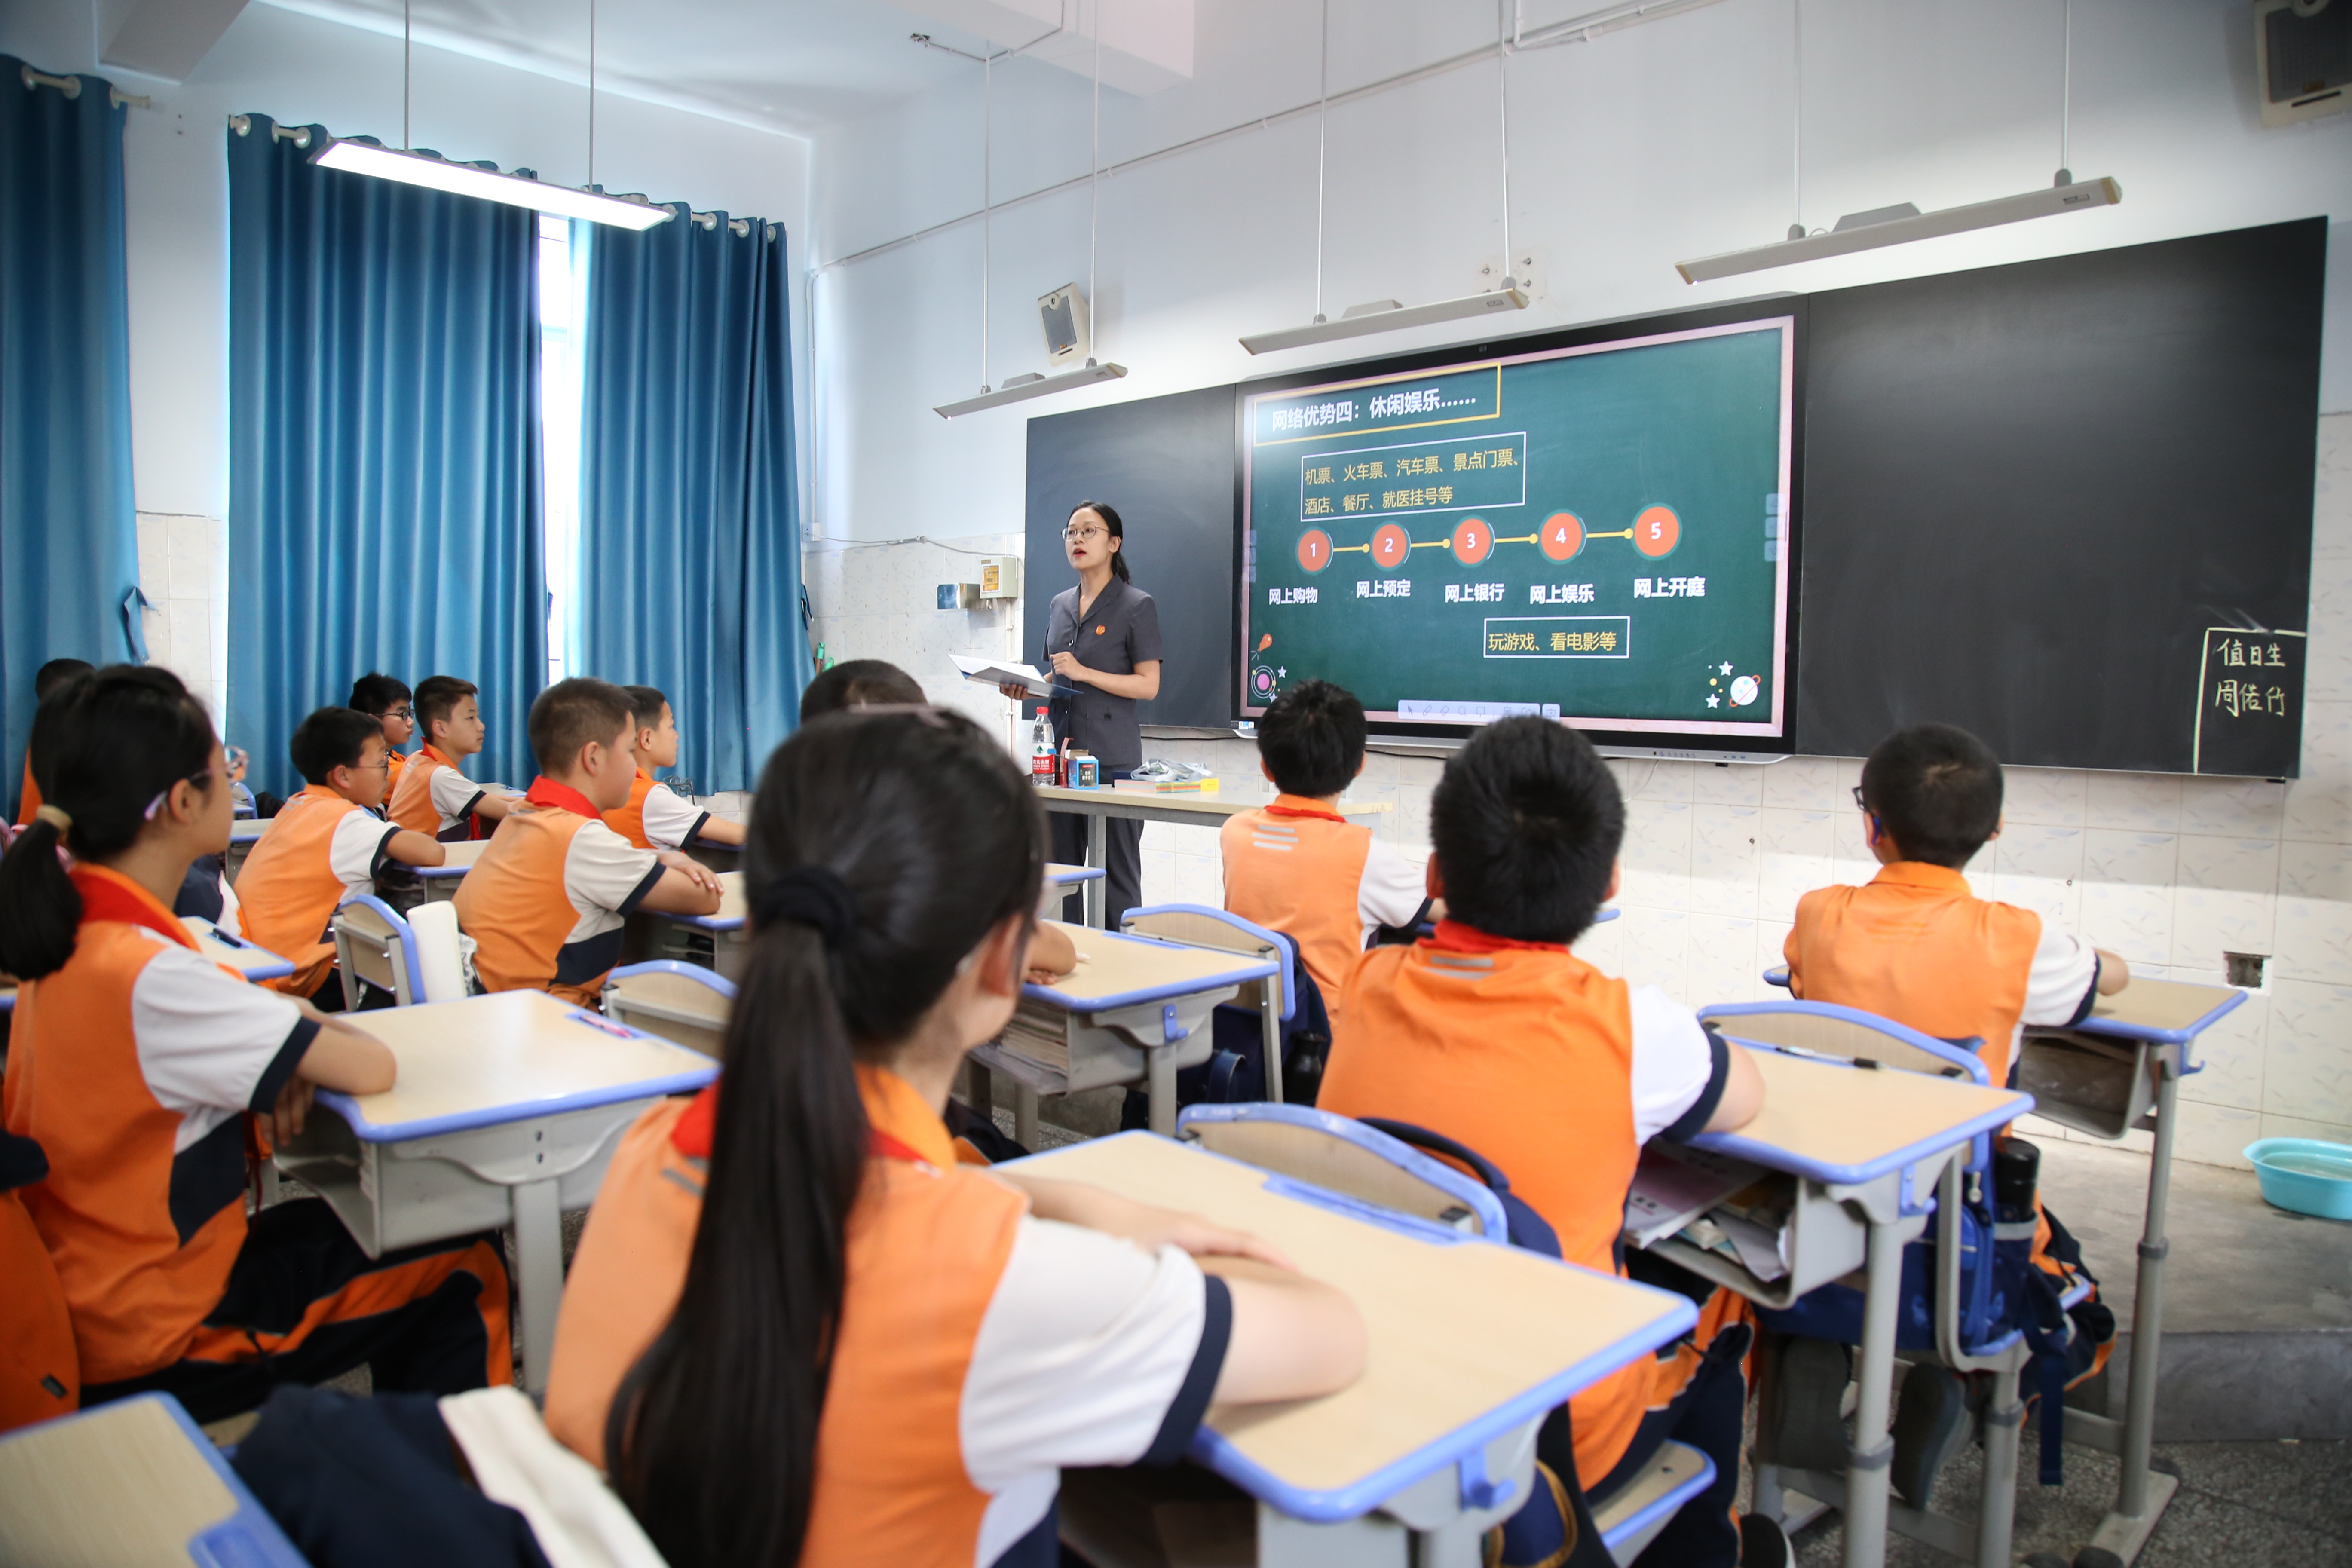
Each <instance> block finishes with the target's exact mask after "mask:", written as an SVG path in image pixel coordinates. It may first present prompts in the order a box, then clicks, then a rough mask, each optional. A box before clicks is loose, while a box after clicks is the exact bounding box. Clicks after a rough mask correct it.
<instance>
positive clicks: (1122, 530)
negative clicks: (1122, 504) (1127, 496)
mask: <svg viewBox="0 0 2352 1568" xmlns="http://www.w3.org/2000/svg"><path fill="white" fill-rule="evenodd" d="M1082 511H1090V512H1092V513H1094V514H1095V515H1096V516H1097V517H1098V518H1100V519H1102V520H1103V527H1104V528H1106V529H1108V530H1109V531H1110V536H1111V537H1112V538H1113V539H1117V540H1120V541H1124V540H1125V539H1126V538H1127V525H1126V524H1125V523H1123V522H1121V521H1119V520H1118V508H1116V507H1114V506H1112V505H1111V504H1110V503H1109V502H1108V501H1099V500H1082V501H1080V502H1079V503H1078V504H1077V505H1076V506H1074V507H1072V508H1071V509H1070V515H1071V516H1072V517H1076V516H1077V515H1078V513H1080V512H1082ZM1110 569H1111V570H1112V571H1113V572H1115V573H1117V574H1118V580H1119V581H1120V582H1122V583H1132V582H1134V581H1135V579H1134V578H1133V577H1132V576H1130V575H1129V574H1128V570H1127V549H1126V546H1125V544H1124V543H1122V544H1121V546H1120V547H1119V548H1118V549H1117V550H1114V551H1112V552H1110Z"/></svg>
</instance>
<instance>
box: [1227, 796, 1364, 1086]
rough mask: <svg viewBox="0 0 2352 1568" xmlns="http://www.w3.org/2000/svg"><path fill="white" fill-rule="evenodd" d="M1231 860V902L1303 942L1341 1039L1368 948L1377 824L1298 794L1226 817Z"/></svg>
mask: <svg viewBox="0 0 2352 1568" xmlns="http://www.w3.org/2000/svg"><path fill="white" fill-rule="evenodd" d="M1217 841H1218V847H1220V848H1221V849H1222V850H1223V858H1224V863H1225V908H1226V909H1228V910H1231V911H1233V912H1234V914H1237V915H1239V916H1241V917H1242V919H1244V920H1245V921H1256V922H1257V923H1258V924H1259V925H1262V926H1266V927H1269V928H1271V929H1272V930H1275V931H1280V932H1281V933H1282V934H1283V935H1285V936H1286V937H1288V938H1289V939H1290V940H1291V941H1293V942H1297V944H1298V956H1299V959H1300V961H1301V962H1302V963H1305V964H1306V965H1307V973H1309V974H1312V975H1313V976H1314V977H1315V984H1316V985H1317V986H1318V987H1319V988H1320V989H1321V990H1322V993H1323V1006H1324V1010H1325V1011H1326V1012H1328V1014H1329V1015H1330V1017H1331V1037H1332V1038H1333V1039H1335V1040H1337V1039H1339V1038H1340V1034H1339V1026H1340V1022H1341V1019H1342V1018H1343V1017H1344V1016H1345V1004H1344V1003H1343V1001H1342V999H1341V995H1340V992H1341V987H1342V985H1343V984H1344V982H1345V981H1346V980H1347V977H1348V971H1349V969H1350V968H1351V967H1352V966H1353V965H1354V963H1355V962H1356V955H1357V954H1358V953H1360V952H1363V950H1364V922H1363V918H1362V907H1363V884H1364V862H1365V860H1366V859H1367V858H1370V855H1371V852H1372V830H1371V829H1370V828H1369V827H1359V826H1356V825H1355V824H1353V823H1351V822H1349V820H1348V819H1347V818H1346V817H1343V816H1340V815H1339V813H1337V812H1335V811H1327V810H1325V809H1324V808H1323V806H1322V805H1320V804H1318V802H1315V801H1311V800H1307V799H1305V798H1303V797H1301V796H1298V795H1276V797H1275V801H1274V804H1273V805H1269V806H1263V807H1261V808H1259V809H1258V810H1255V811H1244V812H1241V813H1239V814H1237V815H1235V816H1229V817H1227V818H1225V825H1224V826H1223V828H1221V829H1220V830H1219V831H1218V835H1217Z"/></svg>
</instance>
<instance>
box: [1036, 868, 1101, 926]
mask: <svg viewBox="0 0 2352 1568" xmlns="http://www.w3.org/2000/svg"><path fill="white" fill-rule="evenodd" d="M1107 874H1108V873H1106V872H1105V871H1104V870H1103V868H1101V867H1099V866H1066V865H1064V864H1062V862H1060V861H1059V860H1048V861H1046V862H1045V891H1044V892H1042V893H1040V894H1039V895H1038V896H1037V918H1038V919H1039V920H1041V921H1042V920H1055V919H1058V918H1059V917H1060V915H1061V912H1062V900H1064V899H1066V898H1067V897H1068V896H1069V892H1070V889H1072V888H1074V887H1076V886H1077V885H1078V884H1079V883H1081V882H1087V883H1092V882H1099V881H1101V880H1102V879H1103V878H1104V877H1105V876H1106V875H1107Z"/></svg>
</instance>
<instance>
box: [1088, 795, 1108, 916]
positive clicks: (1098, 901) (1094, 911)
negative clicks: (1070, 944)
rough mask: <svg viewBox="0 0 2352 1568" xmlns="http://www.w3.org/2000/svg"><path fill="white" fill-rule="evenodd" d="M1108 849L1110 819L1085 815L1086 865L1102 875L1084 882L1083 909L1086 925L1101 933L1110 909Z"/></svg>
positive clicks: (1099, 814) (1094, 814) (1091, 814)
mask: <svg viewBox="0 0 2352 1568" xmlns="http://www.w3.org/2000/svg"><path fill="white" fill-rule="evenodd" d="M1109 847H1110V818H1109V817H1108V816H1103V815H1102V814H1101V813H1099V812H1089V813H1087V866H1088V867H1089V868H1092V869H1094V870H1097V871H1101V872H1102V873H1103V874H1102V875H1101V876H1099V877H1089V878H1087V880H1086V884H1085V886H1086V895H1085V907H1086V911H1087V924H1088V925H1090V926H1092V927H1094V928H1095V930H1097V931H1102V930H1104V929H1106V928H1105V926H1104V925H1103V920H1104V917H1105V916H1106V915H1107V914H1108V910H1109V908H1110V895H1109V888H1110V873H1109V871H1108V869H1107V868H1108V866H1109V864H1110V861H1109V858H1108V854H1107V853H1106V852H1107V851H1108V849H1109Z"/></svg>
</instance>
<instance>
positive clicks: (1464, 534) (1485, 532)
mask: <svg viewBox="0 0 2352 1568" xmlns="http://www.w3.org/2000/svg"><path fill="white" fill-rule="evenodd" d="M1494 549H1495V531H1494V530H1493V529H1491V528H1488V527H1487V526H1486V520H1485V519H1484V518H1476V517H1465V518H1464V519H1463V520H1462V521H1460V522H1458V523H1455V524H1454V559H1455V560H1456V561H1459V562H1460V563H1462V564H1463V565H1465V566H1475V565H1477V564H1478V563H1480V562H1481V561H1484V560H1485V559H1486V557H1487V556H1488V555H1489V554H1491V553H1493V552H1494Z"/></svg>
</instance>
